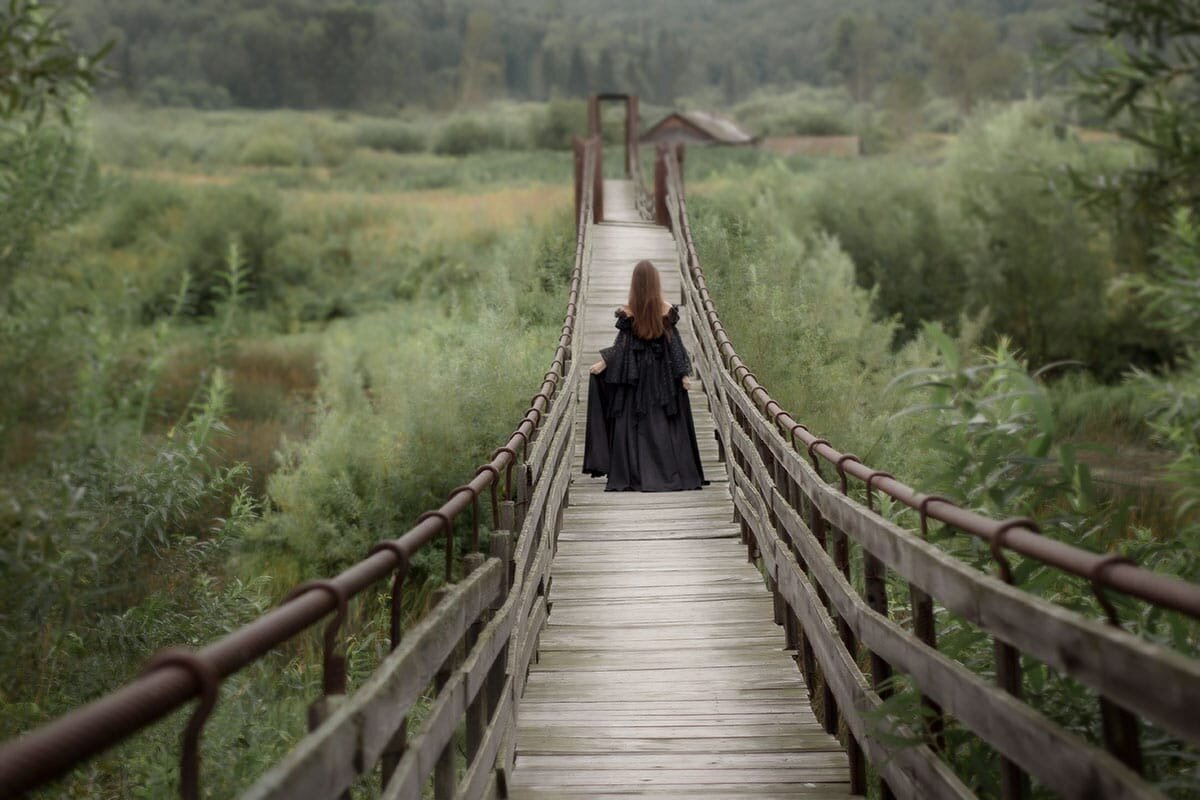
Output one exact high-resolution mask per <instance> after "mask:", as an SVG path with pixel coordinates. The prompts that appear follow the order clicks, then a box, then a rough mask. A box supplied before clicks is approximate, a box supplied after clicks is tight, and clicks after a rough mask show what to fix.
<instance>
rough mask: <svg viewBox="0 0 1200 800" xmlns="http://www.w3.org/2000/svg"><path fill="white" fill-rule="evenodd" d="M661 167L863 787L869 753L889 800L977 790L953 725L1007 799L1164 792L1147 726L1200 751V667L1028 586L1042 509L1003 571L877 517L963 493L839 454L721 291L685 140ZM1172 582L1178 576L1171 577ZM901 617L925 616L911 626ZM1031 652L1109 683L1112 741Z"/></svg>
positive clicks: (778, 559)
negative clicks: (908, 714)
mask: <svg viewBox="0 0 1200 800" xmlns="http://www.w3.org/2000/svg"><path fill="white" fill-rule="evenodd" d="M658 171H659V172H660V173H663V174H665V184H663V182H660V192H661V191H662V189H663V188H665V193H666V196H665V197H660V198H659V202H660V205H663V206H665V211H666V212H667V213H668V214H669V224H670V227H671V229H672V230H673V232H674V235H675V240H676V244H677V248H678V252H679V263H680V266H681V269H682V272H683V278H684V280H683V285H684V294H685V301H686V304H687V305H688V307H689V308H690V309H691V313H692V316H693V319H694V320H695V321H696V325H695V328H696V336H697V345H698V346H697V352H696V353H695V359H696V366H697V369H698V371H699V374H700V376H701V378H702V379H703V381H704V384H705V387H706V389H707V392H708V398H709V404H710V408H711V410H712V413H713V415H714V419H715V422H716V425H717V431H718V433H717V435H718V437H719V439H720V444H721V446H722V449H723V452H724V453H725V455H726V458H725V461H726V467H727V470H728V475H729V482H730V492H731V494H732V495H733V499H734V504H735V508H736V509H737V515H738V520H739V522H740V524H741V527H742V531H743V540H744V542H745V543H746V545H747V547H748V549H749V553H750V557H751V558H752V559H755V560H757V561H758V562H759V563H760V565H761V568H762V571H763V573H764V576H765V580H766V581H767V584H768V586H769V587H770V589H771V590H772V592H773V594H774V597H775V607H776V622H777V623H779V624H781V625H783V626H784V628H785V631H786V636H787V640H788V645H789V647H792V648H794V649H795V650H796V652H797V657H798V661H799V664H800V666H801V668H802V669H803V672H804V676H805V679H806V681H807V684H808V687H809V689H810V696H811V697H813V703H814V707H815V709H816V710H817V711H818V712H819V714H820V716H821V719H822V720H823V723H824V725H825V728H826V730H827V731H828V732H830V733H835V734H836V733H839V731H840V733H841V735H842V737H843V740H844V742H845V744H846V746H847V750H848V752H849V755H850V771H851V785H852V786H851V788H852V791H853V792H855V793H865V792H866V791H867V778H868V771H867V765H868V763H869V764H870V765H871V766H872V767H873V769H874V771H875V773H876V775H877V776H878V780H879V782H880V787H879V788H880V791H881V796H883V797H885V798H888V797H900V798H914V799H919V800H926V799H927V798H943V797H946V798H965V797H974V796H975V795H974V794H973V792H972V791H971V789H970V788H968V787H967V786H966V785H965V784H964V783H963V782H962V781H961V780H960V779H959V778H958V777H957V776H956V775H955V773H954V771H953V770H952V769H951V768H950V766H949V765H948V764H947V763H946V761H945V760H944V758H943V755H942V753H941V752H939V751H940V750H941V748H942V747H943V746H944V736H943V733H942V731H943V726H944V725H945V723H946V721H947V718H952V719H953V720H954V721H955V722H956V723H957V724H958V725H959V726H961V727H963V728H965V729H967V730H969V731H970V732H971V733H972V734H974V735H975V736H977V737H979V739H981V740H983V741H984V742H986V743H987V744H988V745H989V746H990V747H991V748H992V749H994V751H995V752H996V753H997V754H998V757H999V758H998V767H997V768H998V769H999V771H1000V776H999V777H1000V785H1001V793H1002V796H1003V797H1004V798H1006V799H1007V798H1020V797H1025V796H1028V794H1029V792H1030V786H1029V780H1028V779H1029V777H1032V778H1034V779H1035V780H1036V781H1038V782H1039V783H1040V784H1041V785H1043V786H1045V787H1047V788H1049V789H1050V790H1052V791H1053V793H1055V794H1057V795H1059V796H1062V797H1068V798H1135V797H1136V798H1149V797H1160V796H1161V795H1160V794H1159V793H1158V792H1157V791H1156V790H1155V789H1154V788H1153V787H1152V786H1151V785H1150V784H1149V783H1148V782H1147V781H1146V780H1144V779H1143V777H1142V776H1141V775H1140V768H1141V757H1140V749H1139V744H1138V724H1139V720H1145V721H1149V722H1152V723H1154V724H1155V725H1157V726H1159V727H1161V728H1162V729H1163V730H1165V731H1168V732H1170V733H1171V734H1173V735H1174V736H1177V737H1178V738H1179V739H1180V740H1182V741H1183V742H1186V743H1188V744H1190V745H1191V746H1196V745H1200V715H1197V713H1196V711H1197V709H1200V661H1196V660H1194V659H1191V658H1187V657H1185V656H1183V655H1181V654H1180V653H1178V652H1175V651H1173V650H1170V649H1168V648H1165V647H1161V646H1159V645H1156V644H1154V643H1151V642H1149V641H1146V640H1144V639H1142V638H1139V637H1138V636H1135V635H1133V634H1131V633H1128V632H1126V631H1124V630H1122V629H1121V628H1120V626H1119V625H1118V624H1117V622H1118V621H1117V620H1116V619H1115V616H1114V617H1113V618H1112V619H1110V620H1108V621H1107V622H1105V621H1100V620H1097V619H1091V618H1088V617H1085V616H1083V615H1081V614H1079V613H1076V612H1074V611H1071V610H1068V609H1066V608H1064V607H1062V606H1059V605H1056V604H1054V603H1051V602H1048V601H1046V600H1044V599H1041V598H1039V597H1037V596H1035V595H1032V594H1030V593H1028V592H1025V591H1022V590H1021V589H1020V588H1018V587H1016V586H1014V585H1012V582H1011V573H1010V571H1009V570H1008V569H1007V560H1006V559H1005V556H1004V552H1003V550H1004V547H1005V542H1004V535H1005V534H1006V533H1008V532H1009V531H1012V530H1016V529H1018V528H1020V529H1022V530H1023V531H1027V530H1028V529H1030V527H1031V526H1033V523H1032V522H1031V521H1029V520H1013V521H1010V522H1007V523H1001V524H999V525H993V526H992V527H991V528H990V529H989V531H990V533H989V534H987V535H991V534H993V533H994V536H992V538H991V539H990V544H991V547H992V552H993V554H994V556H995V557H996V559H997V563H998V564H999V565H1000V570H999V574H998V575H995V576H994V575H990V574H987V573H984V572H981V571H979V570H977V569H975V568H973V567H971V566H969V565H968V564H966V563H964V562H962V561H960V560H958V559H956V558H954V557H952V556H951V555H949V554H948V553H946V552H945V551H944V550H942V549H940V548H939V547H937V546H936V545H934V544H932V543H930V542H929V541H928V540H927V539H926V538H925V537H923V536H921V535H919V534H917V533H916V532H914V531H911V530H907V529H904V528H901V527H899V526H898V525H896V524H894V523H893V522H890V521H889V520H888V519H886V518H885V517H883V516H881V515H880V514H879V513H877V511H876V510H875V509H874V508H873V505H874V502H873V501H874V498H875V493H876V492H878V491H879V484H880V483H881V482H882V481H883V480H885V479H886V480H889V481H890V482H891V483H892V484H893V485H894V486H898V487H900V488H901V489H904V490H907V491H908V495H904V494H903V493H902V492H900V491H899V489H897V490H895V491H894V492H893V496H894V497H903V498H905V499H908V498H909V496H911V498H912V499H913V502H912V503H911V505H913V507H914V508H919V510H920V512H921V517H922V527H924V523H925V521H926V519H927V518H929V517H930V516H931V514H930V512H931V509H930V506H931V505H932V504H934V503H938V504H944V505H945V506H950V505H951V504H949V503H948V501H945V500H943V499H941V498H935V497H924V496H921V495H917V494H916V493H914V492H912V491H911V489H910V488H909V487H904V486H903V485H902V484H899V483H898V482H896V481H895V479H894V478H892V476H890V475H887V474H886V473H883V472H877V471H873V470H870V469H869V468H864V467H863V465H862V464H861V462H860V461H859V460H858V459H857V458H855V457H854V456H852V455H846V454H838V453H837V452H836V451H833V450H832V448H831V447H830V445H829V443H828V442H827V441H825V440H823V439H818V438H815V437H813V436H812V435H811V434H810V433H809V432H808V431H807V429H806V428H804V426H803V425H800V424H799V423H796V422H795V420H794V419H792V418H791V416H790V415H788V414H786V412H784V411H783V408H782V406H780V405H779V404H778V403H777V402H775V401H774V400H772V399H771V398H770V395H769V394H767V392H766V390H765V389H763V387H762V386H761V385H760V384H758V382H757V380H756V379H753V376H752V373H750V372H749V370H748V369H746V368H745V366H744V365H743V363H742V362H741V359H740V358H738V357H737V356H736V352H735V351H734V350H733V347H732V344H731V342H730V341H729V339H728V337H727V336H726V335H725V332H724V329H723V327H722V326H721V324H720V318H719V316H718V314H717V312H716V307H715V304H714V303H713V301H712V298H711V297H710V296H709V294H708V290H707V287H706V284H705V282H704V274H703V270H702V268H701V266H700V259H699V256H698V254H697V252H696V248H695V244H694V242H693V240H692V235H691V227H690V221H689V219H688V215H687V202H686V199H685V196H684V192H683V185H682V179H681V174H680V166H679V161H678V158H677V151H675V150H674V149H671V148H664V149H661V150H660V152H659V165H658ZM800 429H803V430H802V431H801V430H800ZM797 433H802V439H803V438H807V439H808V445H807V448H805V447H804V443H803V441H801V442H800V443H797V440H796V434H797ZM816 448H822V449H823V450H824V451H825V452H824V453H823V456H824V457H826V458H830V457H831V456H829V455H828V453H829V452H832V453H833V454H834V455H833V456H832V457H831V458H833V462H834V463H833V466H834V467H835V469H836V471H837V473H838V476H837V477H838V478H839V479H840V480H839V483H840V486H838V487H835V486H834V485H831V484H830V483H829V482H827V480H826V479H825V476H823V475H822V474H821V472H820V465H821V459H819V458H818V457H817V454H816V452H815V449H816ZM806 449H807V452H805V450H806ZM806 456H807V457H806ZM810 459H811V463H810ZM851 463H853V464H855V466H856V467H857V468H858V471H859V472H860V473H861V472H862V471H863V469H866V470H867V476H866V479H865V484H866V485H865V490H866V491H865V499H866V501H867V503H866V504H865V505H864V504H863V503H860V502H858V501H857V500H855V499H854V498H853V497H852V496H851V495H850V492H849V488H850V487H849V483H848V480H847V465H849V464H851ZM956 513H959V514H960V515H963V514H969V512H963V510H961V509H956ZM981 530H982V529H981ZM963 535H967V534H963ZM1062 547H1066V546H1065V545H1063V546H1062ZM1068 549H1070V548H1068ZM1067 555H1072V554H1069V553H1068V554H1067ZM1074 555H1077V556H1079V558H1080V559H1082V558H1083V556H1084V555H1086V556H1088V557H1091V554H1082V553H1081V554H1074ZM1070 561H1071V559H1064V563H1069V562H1070ZM1120 561H1122V560H1120V559H1116V558H1112V557H1099V559H1098V560H1097V561H1091V562H1087V563H1093V564H1095V563H1098V564H1100V567H1099V569H1093V573H1094V574H1093V575H1091V578H1092V579H1093V585H1094V586H1096V587H1097V592H1098V597H1100V598H1101V599H1102V600H1103V591H1104V587H1103V586H1102V585H1101V584H1100V583H1099V582H1098V578H1099V577H1100V576H1101V574H1102V573H1103V571H1104V569H1105V568H1106V567H1111V566H1113V565H1114V564H1116V563H1118V562H1120ZM855 563H859V564H861V575H858V574H855V575H852V569H851V567H852V564H855ZM1121 566H1122V567H1123V569H1125V570H1126V572H1127V582H1128V583H1129V584H1130V585H1146V586H1154V587H1155V588H1154V589H1152V590H1151V589H1148V590H1147V594H1148V595H1151V596H1157V595H1156V594H1155V593H1156V592H1157V593H1158V594H1161V595H1162V596H1163V597H1165V598H1167V599H1166V600H1164V601H1163V604H1164V605H1168V606H1171V607H1174V608H1176V609H1178V610H1181V611H1183V612H1184V613H1188V612H1191V611H1192V609H1193V608H1194V602H1195V598H1196V594H1195V592H1196V590H1197V589H1198V588H1200V587H1195V586H1194V585H1191V584H1181V582H1178V581H1171V580H1170V579H1165V578H1163V577H1162V576H1155V575H1153V574H1142V573H1146V571H1145V570H1137V569H1136V568H1133V567H1131V566H1130V565H1128V564H1126V563H1122V564H1121ZM889 575H890V576H891V578H892V580H896V579H899V580H900V581H902V582H904V583H906V584H907V587H908V598H907V600H908V602H907V603H906V605H907V606H908V607H907V608H906V609H903V610H902V613H901V614H896V613H895V612H896V609H890V608H889V602H890V599H889V593H888V580H889ZM1123 580H1126V578H1123ZM1156 581H1157V582H1162V581H1166V582H1167V583H1166V584H1164V585H1163V586H1161V587H1160V586H1158V585H1157V584H1156V583H1155V582H1156ZM856 583H857V584H859V585H861V586H862V591H861V592H860V591H858V590H856V588H855V584H856ZM935 603H936V604H937V605H939V606H940V607H941V608H943V609H945V611H947V612H949V613H950V614H952V615H954V616H956V617H958V618H960V619H961V620H963V621H966V622H968V623H970V624H971V625H973V626H976V627H977V628H978V629H979V630H981V631H983V632H985V633H986V634H987V635H988V636H990V637H991V638H992V639H993V641H994V650H995V663H994V669H995V680H994V681H993V680H989V679H988V678H987V677H985V676H981V675H979V674H976V673H975V672H973V671H971V670H970V669H968V668H967V667H966V666H964V665H963V664H962V663H959V662H958V661H955V660H954V659H952V658H949V657H948V656H946V655H945V654H943V653H941V652H939V650H938V648H937V631H936V628H935V615H934V604H935ZM1193 616H1194V613H1193ZM901 618H903V619H904V620H905V621H906V622H907V623H908V624H907V625H902V624H901V623H900V622H898V621H897V620H898V619H901ZM1022 656H1026V657H1032V658H1034V659H1037V660H1038V661H1041V662H1043V663H1044V664H1046V665H1047V666H1049V667H1050V668H1052V669H1054V670H1056V671H1058V672H1059V673H1061V674H1063V675H1066V676H1069V677H1070V678H1071V679H1073V680H1074V681H1077V682H1078V683H1080V684H1082V685H1083V686H1085V687H1087V688H1088V689H1090V690H1091V691H1092V692H1094V693H1095V695H1096V697H1097V702H1098V712H1097V713H1098V716H1099V718H1100V722H1099V725H1100V727H1101V729H1102V730H1103V732H1104V740H1105V746H1104V747H1099V746H1096V745H1094V744H1091V743H1089V742H1087V741H1084V739H1082V738H1080V737H1079V736H1077V735H1076V734H1074V733H1072V732H1070V731H1068V730H1066V729H1065V728H1063V727H1061V726H1060V725H1057V724H1055V723H1054V722H1053V721H1052V720H1050V719H1049V718H1047V717H1046V716H1044V715H1043V714H1041V713H1040V712H1039V711H1038V710H1037V709H1035V708H1033V707H1032V706H1030V705H1028V704H1027V703H1025V702H1023V701H1022V697H1021V695H1022V691H1021V690H1022V686H1021V669H1020V659H1021V657H1022ZM893 670H895V671H899V672H902V673H904V674H905V675H907V676H908V677H909V679H910V680H911V681H912V683H913V684H915V686H916V688H917V689H918V690H919V692H920V694H921V698H922V702H923V705H924V707H925V709H926V712H925V714H923V715H921V717H920V718H919V719H916V720H900V719H896V718H894V717H893V716H890V715H888V714H887V713H885V712H884V711H881V706H882V704H883V702H884V700H886V699H887V698H888V697H889V695H890V692H891V685H892V684H891V683H890V682H889V678H890V677H891V676H892V674H893Z"/></svg>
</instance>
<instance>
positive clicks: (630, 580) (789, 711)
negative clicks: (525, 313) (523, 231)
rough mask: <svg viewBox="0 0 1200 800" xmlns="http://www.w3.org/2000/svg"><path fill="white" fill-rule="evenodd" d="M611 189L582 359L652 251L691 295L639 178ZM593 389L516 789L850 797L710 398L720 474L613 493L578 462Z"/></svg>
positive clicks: (524, 705) (532, 680) (713, 467)
mask: <svg viewBox="0 0 1200 800" xmlns="http://www.w3.org/2000/svg"><path fill="white" fill-rule="evenodd" d="M605 193H606V196H605V209H606V211H605V213H606V217H607V220H608V221H607V222H605V223H604V224H601V225H599V226H597V227H596V229H595V232H594V239H593V253H592V260H591V268H590V269H591V271H590V281H589V285H588V299H587V302H586V304H585V308H584V311H583V319H584V328H583V366H584V367H586V366H587V365H588V364H590V363H592V362H593V361H595V359H596V357H597V351H598V350H599V349H600V348H601V347H606V346H608V345H609V344H611V343H612V340H613V337H614V334H615V330H614V328H613V310H614V309H615V308H616V307H618V306H620V305H622V304H623V303H624V302H625V300H626V293H627V291H628V287H629V279H630V275H631V273H632V271H633V266H634V264H635V263H636V262H637V261H638V260H640V259H642V258H648V259H650V260H651V261H653V262H655V264H656V265H657V266H658V267H659V269H660V270H661V272H662V277H663V285H664V291H665V292H666V294H667V297H668V299H670V300H673V301H676V302H678V301H679V300H680V299H681V290H682V287H681V284H680V275H679V271H678V266H677V262H676V256H675V245H674V242H673V240H672V238H671V235H670V234H669V233H668V232H667V231H666V230H665V229H663V228H660V227H656V226H653V225H648V224H645V223H643V222H641V221H640V216H639V215H638V214H637V211H636V209H634V208H633V197H634V195H633V192H632V191H631V190H630V187H629V185H628V183H626V182H616V181H606V182H605ZM613 220H627V221H622V222H614V221H613ZM683 312H684V319H685V322H684V325H683V327H682V331H683V334H684V336H685V341H687V342H688V344H689V346H692V345H694V338H693V336H692V332H691V329H690V324H688V323H687V310H686V308H685V309H683ZM583 377H584V378H586V375H584V376H583ZM585 389H586V387H584V390H581V391H579V392H578V394H577V396H578V398H579V399H578V405H577V414H578V418H577V423H576V426H575V453H576V463H575V465H574V469H573V471H572V475H573V478H572V482H571V488H570V497H571V503H570V507H569V508H568V509H567V510H566V512H565V514H564V516H563V526H562V530H561V532H560V533H559V535H558V548H557V553H556V555H555V557H554V562H553V568H552V571H551V572H552V576H553V582H552V584H551V586H550V591H549V602H550V606H551V612H550V615H549V620H548V622H547V624H546V626H545V628H544V630H543V631H542V633H541V637H540V641H539V646H538V657H537V659H536V662H535V663H534V664H533V666H532V668H531V672H530V675H529V679H528V683H527V685H526V687H525V692H524V696H523V697H521V699H520V700H519V702H518V705H517V707H518V714H517V718H518V728H517V732H518V736H517V761H516V770H515V773H514V774H513V776H512V778H511V780H510V781H509V783H508V786H509V796H510V797H512V798H528V799H529V800H534V799H540V798H550V797H554V798H568V797H604V796H610V795H611V796H622V797H629V796H638V797H664V798H665V797H772V796H774V797H778V796H787V797H803V798H832V797H841V796H845V795H846V794H847V791H848V784H847V769H846V756H845V754H844V752H843V751H842V748H841V746H840V745H839V744H838V742H837V740H836V739H835V738H834V737H832V736H830V735H829V734H827V733H826V732H825V731H824V730H823V729H822V728H821V726H820V724H819V723H818V722H817V720H816V719H815V718H814V716H813V715H812V712H811V711H810V709H809V706H808V701H807V692H806V690H805V688H804V680H803V678H802V676H801V675H800V673H799V672H798V671H797V669H796V664H795V660H794V658H793V655H792V654H791V653H790V652H788V651H787V650H786V649H785V638H784V635H783V631H782V630H781V629H780V628H779V627H777V626H776V625H775V624H774V623H773V622H772V600H771V595H770V593H769V592H768V591H767V590H766V588H765V586H764V583H763V579H762V576H761V574H760V573H759V572H758V570H756V569H755V567H754V566H753V565H751V564H749V563H747V561H746V555H745V549H744V548H743V547H742V545H741V544H740V543H739V540H738V538H737V537H738V535H739V529H738V527H737V526H736V525H735V524H734V522H733V504H732V501H731V498H730V495H729V492H728V490H727V488H726V487H727V482H726V473H725V468H724V465H723V464H721V463H720V462H719V461H718V450H717V448H716V446H715V443H714V439H713V417H712V415H711V414H710V413H709V411H708V409H707V401H706V396H705V395H704V394H703V392H702V391H701V389H700V387H698V386H696V387H693V390H692V392H693V394H692V406H693V409H694V410H695V417H696V429H697V435H698V436H699V438H700V443H701V451H702V452H701V455H702V458H703V460H704V468H705V473H706V477H708V478H710V479H712V480H713V482H712V485H711V486H707V487H705V488H704V489H702V490H701V491H699V492H684V493H671V494H641V493H620V494H615V493H605V492H604V491H603V489H604V481H603V479H591V478H587V477H584V476H582V475H580V470H581V460H582V452H583V435H584V416H583V415H584V413H585V411H586V409H585V403H586V390H585Z"/></svg>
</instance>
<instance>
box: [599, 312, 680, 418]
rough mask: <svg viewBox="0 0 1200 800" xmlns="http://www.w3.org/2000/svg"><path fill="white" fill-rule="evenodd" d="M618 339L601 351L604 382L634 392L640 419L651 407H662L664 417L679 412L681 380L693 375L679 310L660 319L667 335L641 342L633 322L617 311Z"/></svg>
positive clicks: (635, 409)
mask: <svg viewBox="0 0 1200 800" xmlns="http://www.w3.org/2000/svg"><path fill="white" fill-rule="evenodd" d="M616 318H617V323H616V327H617V338H616V339H615V340H614V341H613V344H612V347H606V348H604V349H603V350H601V351H600V357H601V358H602V359H604V363H605V365H606V366H605V369H604V380H605V382H607V383H610V384H624V385H627V386H630V387H632V388H633V390H634V391H633V396H634V411H635V412H636V413H637V415H638V416H643V415H645V413H646V410H647V409H648V408H650V406H651V405H652V404H658V405H662V406H663V407H664V410H665V411H666V413H667V416H674V415H675V414H676V413H678V409H679V402H678V401H679V392H680V390H681V389H682V386H681V385H680V380H681V379H682V378H683V377H684V376H685V375H688V374H689V373H690V372H691V371H692V365H691V359H690V358H689V357H688V352H687V348H686V347H684V344H683V337H682V336H680V335H679V331H678V330H677V329H676V325H678V324H679V308H678V307H677V306H671V310H670V311H668V312H667V313H666V315H665V316H664V317H663V321H664V322H665V323H666V332H665V333H664V334H663V335H662V336H659V337H658V338H657V339H642V338H641V337H639V336H638V335H637V334H635V333H634V332H633V318H632V317H630V316H629V315H628V314H626V313H625V309H623V308H618V309H617V311H616Z"/></svg>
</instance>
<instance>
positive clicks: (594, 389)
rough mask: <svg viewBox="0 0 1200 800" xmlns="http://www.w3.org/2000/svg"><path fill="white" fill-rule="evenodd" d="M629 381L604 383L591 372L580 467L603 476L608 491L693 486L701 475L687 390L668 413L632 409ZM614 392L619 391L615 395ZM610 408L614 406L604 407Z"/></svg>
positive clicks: (660, 409) (700, 480) (669, 489)
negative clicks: (606, 479) (677, 404)
mask: <svg viewBox="0 0 1200 800" xmlns="http://www.w3.org/2000/svg"><path fill="white" fill-rule="evenodd" d="M633 392H634V387H632V386H627V385H624V384H616V385H614V384H610V383H607V382H605V381H604V380H603V379H602V377H601V376H599V375H592V377H591V381H590V382H589V384H588V408H587V436H586V439H585V443H584V448H583V471H584V473H585V474H587V475H591V476H592V477H593V478H598V477H601V476H603V475H607V476H608V483H607V485H606V486H605V491H609V492H677V491H681V490H685V489H699V488H700V487H701V486H703V485H704V484H705V483H706V481H705V480H704V469H703V467H701V466H700V447H699V445H697V443H696V425H695V422H693V420H692V404H691V401H689V400H688V393H687V392H679V407H678V408H677V409H676V413H675V414H672V415H668V414H667V413H666V410H665V409H664V408H663V407H662V406H652V407H651V408H650V410H649V411H648V412H647V413H646V414H645V416H642V417H638V416H637V415H636V414H634V411H633V406H634V401H633ZM619 393H624V396H621V395H620V394H619ZM612 409H620V411H617V412H615V413H610V411H611V410H612Z"/></svg>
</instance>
